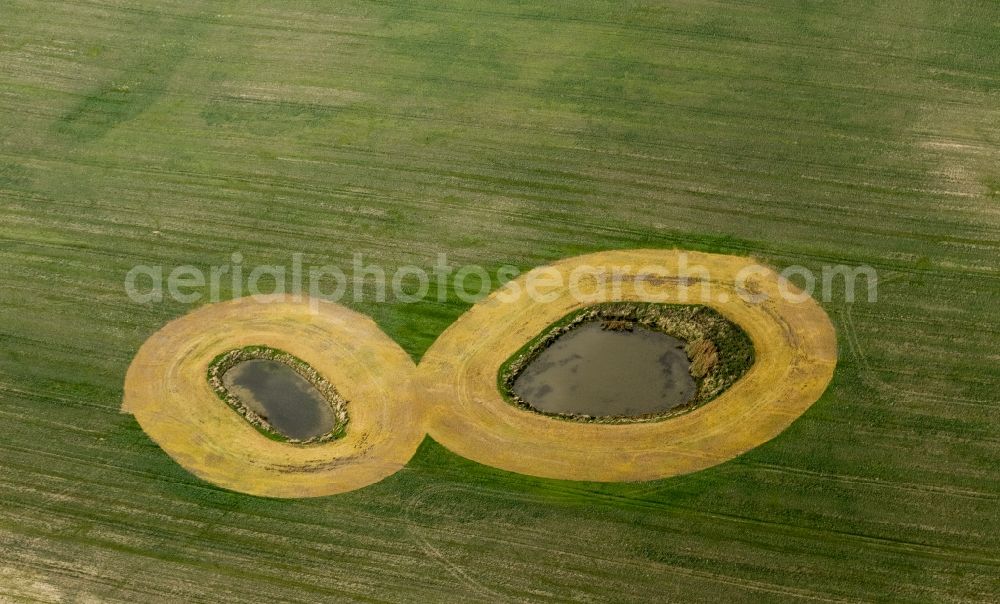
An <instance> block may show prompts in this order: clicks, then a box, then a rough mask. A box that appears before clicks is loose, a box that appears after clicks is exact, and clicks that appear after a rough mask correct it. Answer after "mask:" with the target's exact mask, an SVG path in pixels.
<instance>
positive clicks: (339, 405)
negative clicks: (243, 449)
mask: <svg viewBox="0 0 1000 604" xmlns="http://www.w3.org/2000/svg"><path fill="white" fill-rule="evenodd" d="M253 359H267V360H271V361H278V362H280V363H284V364H285V365H287V366H288V367H289V368H291V369H292V370H293V371H295V373H297V374H299V375H300V376H302V378H303V379H305V380H306V381H307V382H309V383H310V384H311V385H312V386H313V387H314V388H316V390H317V391H319V393H320V395H322V397H323V400H325V401H326V402H327V403H329V405H330V408H331V409H332V410H333V416H334V424H333V428H332V429H331V430H330V431H329V432H327V433H325V434H322V435H320V436H316V437H314V438H310V439H306V440H299V439H297V438H290V437H288V436H285V435H284V434H282V433H280V432H278V431H277V430H275V429H274V427H273V426H272V425H271V424H270V423H269V422H268V421H267V419H266V418H264V417H261V416H260V415H259V414H258V413H256V412H255V411H254V410H253V409H251V408H250V407H248V406H247V405H246V404H245V403H244V402H243V401H242V400H241V399H240V397H239V396H237V395H235V394H233V393H232V392H230V391H229V389H228V388H226V385H225V383H224V382H223V380H222V376H224V375H225V373H226V372H227V371H229V370H230V369H232V368H233V367H235V366H236V365H238V364H240V363H242V362H243V361H250V360H253ZM208 383H209V384H210V385H211V386H212V390H214V391H215V393H216V394H217V395H218V396H219V398H220V399H222V400H223V401H224V402H225V403H226V404H227V405H229V406H230V407H232V409H233V410H234V411H236V412H237V413H239V414H240V415H241V416H242V417H243V419H245V420H247V422H249V423H250V425H252V426H253V427H254V428H257V430H258V431H259V432H260V433H261V434H263V435H264V436H267V437H268V438H270V439H272V440H278V441H283V442H289V443H293V444H302V445H309V444H315V443H323V442H329V441H331V440H335V439H337V438H340V437H342V436H343V435H344V434H345V433H346V432H347V424H348V421H349V417H348V414H347V401H346V400H345V399H344V397H342V396H340V393H338V392H337V389H336V388H334V386H333V384H331V383H330V382H328V381H327V380H326V378H324V377H323V376H322V375H320V374H319V372H317V371H316V370H315V369H313V368H312V367H311V366H310V365H309V364H308V363H306V362H305V361H303V360H302V359H300V358H298V357H296V356H294V355H292V354H289V353H287V352H285V351H283V350H278V349H276V348H271V347H269V346H245V347H243V348H237V349H235V350H230V351H229V352H224V353H222V354H220V355H218V356H217V357H215V358H214V359H213V360H212V362H211V364H209V366H208Z"/></svg>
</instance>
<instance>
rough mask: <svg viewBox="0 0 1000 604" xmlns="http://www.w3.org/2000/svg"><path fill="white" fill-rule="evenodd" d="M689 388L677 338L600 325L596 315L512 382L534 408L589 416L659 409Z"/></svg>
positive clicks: (686, 396) (687, 395) (690, 392)
mask: <svg viewBox="0 0 1000 604" xmlns="http://www.w3.org/2000/svg"><path fill="white" fill-rule="evenodd" d="M695 390H696V385H695V382H694V378H692V377H691V363H690V362H689V361H688V358H687V354H686V353H685V352H684V342H683V341H681V340H678V339H677V338H673V337H671V336H668V335H667V334H665V333H660V332H657V331H651V330H648V329H644V328H642V327H638V326H636V327H635V329H634V330H633V331H611V330H604V329H602V328H601V323H600V322H597V321H594V322H588V323H583V324H582V325H580V326H579V327H576V328H574V329H573V330H572V331H569V332H567V333H565V334H563V335H562V336H560V337H559V338H558V339H557V340H556V341H555V342H553V343H552V345H551V346H549V347H548V348H546V349H545V350H544V351H543V352H542V353H541V354H540V355H538V357H537V358H536V359H535V360H533V361H532V362H531V363H530V364H529V365H528V367H527V368H525V370H524V371H523V372H521V374H520V375H519V376H518V377H517V379H516V380H515V381H514V384H513V391H514V393H515V394H517V395H518V396H519V397H521V399H522V400H524V401H525V402H527V403H528V404H530V405H531V406H532V407H534V408H535V409H538V410H540V411H546V412H549V413H575V414H579V415H594V416H602V415H620V416H636V415H645V414H648V413H660V412H663V411H667V410H669V409H672V408H673V407H676V406H678V405H681V404H683V403H686V402H688V401H689V400H691V398H692V397H693V396H694V395H695Z"/></svg>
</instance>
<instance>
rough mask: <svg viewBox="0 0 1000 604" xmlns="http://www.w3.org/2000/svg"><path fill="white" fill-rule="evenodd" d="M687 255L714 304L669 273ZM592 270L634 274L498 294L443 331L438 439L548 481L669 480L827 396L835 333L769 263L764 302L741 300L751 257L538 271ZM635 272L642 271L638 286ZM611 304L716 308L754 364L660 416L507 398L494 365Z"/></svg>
mask: <svg viewBox="0 0 1000 604" xmlns="http://www.w3.org/2000/svg"><path fill="white" fill-rule="evenodd" d="M681 254H684V256H685V260H686V263H687V265H688V266H692V267H693V266H701V267H704V268H705V269H707V270H708V273H709V275H710V277H709V279H707V281H709V282H710V293H711V298H710V299H708V300H703V299H701V298H700V297H699V296H700V295H701V293H702V291H704V290H703V289H702V287H703V285H702V283H691V282H689V281H686V280H684V279H678V273H677V271H676V270H672V269H671V267H676V266H678V262H679V260H680V255H681ZM584 266H590V267H594V268H599V269H607V270H609V271H611V272H612V273H615V274H618V275H619V276H620V277H625V279H623V280H622V281H621V291H620V295H614V292H612V291H607V290H609V289H610V288H605V290H606V291H604V292H603V293H601V295H598V296H596V297H594V298H593V299H591V300H581V299H578V298H577V297H575V296H573V295H571V293H570V290H569V288H566V287H564V288H561V289H558V290H555V291H552V292H550V293H551V294H552V298H553V299H551V300H547V301H537V300H536V299H533V298H532V297H530V296H525V295H522V296H520V297H518V298H516V299H515V300H514V301H509V300H508V301H501V297H502V296H504V295H505V291H507V293H508V294H509V293H510V292H509V290H500V291H497V292H494V293H493V294H492V295H491V296H490V297H489V298H487V299H486V300H483V301H481V302H480V303H478V304H476V305H475V306H474V307H473V308H472V309H470V310H469V311H468V312H467V313H466V314H464V315H463V316H462V317H460V318H459V319H458V321H456V322H455V323H454V324H452V325H451V327H449V328H448V329H447V330H446V331H445V332H444V333H443V334H442V335H441V336H440V337H439V338H438V340H437V341H436V342H435V343H434V345H433V346H432V347H431V348H430V349H429V350H428V351H427V353H426V354H425V355H424V358H423V360H422V361H421V363H420V366H419V368H418V370H417V374H418V381H419V384H420V386H421V388H422V396H423V397H424V400H425V401H426V403H427V405H428V407H429V408H430V411H431V414H432V417H431V418H430V421H429V424H428V425H429V429H430V434H431V436H432V437H433V438H434V439H435V440H437V441H438V442H440V443H441V444H443V445H444V446H445V447H447V448H449V449H450V450H452V451H454V452H455V453H458V454H459V455H462V456H464V457H467V458H469V459H472V460H474V461H477V462H479V463H483V464H486V465H490V466H493V467H497V468H501V469H504V470H509V471H512V472H519V473H522V474H529V475H534V476H541V477H546V478H562V479H572V480H594V481H638V480H651V479H656V478H664V477H667V476H673V475H677V474H684V473H687V472H693V471H696V470H700V469H703V468H707V467H709V466H713V465H715V464H718V463H721V462H723V461H726V460H728V459H731V458H733V457H735V456H737V455H739V454H740V453H743V452H745V451H747V450H749V449H751V448H753V447H755V446H757V445H759V444H761V443H764V442H766V441H768V440H770V439H771V438H774V437H775V436H777V435H778V434H779V433H780V432H781V431H782V430H784V429H785V428H786V427H788V425H789V424H791V423H792V421H794V420H795V418H797V417H798V416H800V415H801V414H802V413H804V412H805V410H806V409H807V408H808V407H809V406H810V405H811V404H812V403H813V402H815V401H816V400H817V399H818V398H819V397H820V396H821V395H822V393H823V391H824V390H825V389H826V387H827V385H828V384H829V382H830V379H831V378H832V376H833V370H834V367H835V365H836V358H837V343H836V335H835V332H834V328H833V325H832V324H831V323H830V320H829V318H828V317H827V315H826V313H825V312H824V311H823V309H822V308H821V307H820V306H819V305H818V304H817V303H816V302H815V301H814V300H812V298H809V299H807V300H806V301H804V302H800V303H793V302H791V301H788V300H786V299H783V297H782V296H781V295H780V293H781V292H780V290H779V277H778V275H777V274H776V273H774V272H773V271H771V270H769V269H768V270H766V271H763V269H762V268H761V269H760V271H763V272H760V271H755V272H753V273H752V281H753V282H754V283H755V284H756V288H759V291H760V293H763V294H765V295H766V296H767V300H766V301H764V302H761V303H756V304H755V303H751V302H748V301H746V300H744V299H743V298H741V297H740V296H738V295H737V290H736V287H735V284H736V278H737V276H738V275H739V274H740V271H741V270H743V269H744V268H745V267H748V266H756V264H755V263H754V261H752V260H751V259H748V258H740V257H735V256H722V255H716V254H701V253H691V252H679V251H666V250H631V251H614V252H602V253H597V254H591V255H587V256H580V257H576V258H570V259H567V260H564V261H560V262H557V263H555V264H553V265H551V266H549V267H541V268H539V269H535V270H536V271H549V272H551V271H553V270H554V271H557V272H558V273H559V274H560V275H562V277H563V278H564V279H565V280H568V279H569V278H570V275H571V274H572V273H573V271H574V269H577V268H578V267H584ZM533 272H535V271H533ZM530 275H531V273H528V274H526V275H522V276H521V278H519V279H517V280H515V281H514V282H513V285H512V287H520V288H522V290H523V288H524V285H525V283H526V282H527V279H528V278H529V276H530ZM635 276H641V277H643V279H642V281H641V282H640V286H639V287H638V288H637V287H636V286H635V280H634V279H633V278H634V277H635ZM692 276H696V274H695V273H694V272H693V271H692ZM594 283H595V284H596V282H594ZM584 289H587V291H588V293H599V292H595V291H594V290H596V289H597V288H594V290H591V289H588V288H584ZM790 289H791V290H792V291H793V293H795V292H797V291H798V290H795V289H794V287H791V288H790ZM685 290H686V291H687V292H688V294H687V297H686V298H685V297H683V292H684V291H685ZM610 300H632V301H650V302H665V303H683V302H687V303H703V304H705V305H707V306H711V307H713V308H715V309H716V310H718V311H719V312H721V313H722V314H723V315H725V316H726V317H727V318H729V319H730V320H732V321H734V322H735V323H737V324H738V325H739V326H740V327H742V328H743V329H744V330H745V331H746V333H747V334H748V335H749V337H750V339H751V341H752V342H753V345H754V348H755V352H756V362H755V363H754V365H753V366H752V367H751V368H750V370H749V371H748V372H747V373H746V375H744V376H743V377H742V378H741V379H740V380H739V381H738V382H737V383H735V384H734V385H733V386H732V387H730V388H729V390H727V391H726V392H724V393H723V394H722V395H721V396H719V397H718V398H717V399H715V400H713V401H710V402H708V403H707V404H705V405H704V406H702V407H699V408H697V409H695V410H694V411H692V412H690V413H687V414H684V415H681V416H677V417H673V418H669V419H666V420H664V421H660V422H652V423H633V424H621V425H606V424H588V423H579V422H571V421H566V420H562V419H558V418H552V417H547V416H543V415H540V414H538V413H533V412H531V411H528V410H523V409H519V408H516V407H514V406H513V405H511V404H509V403H508V402H506V401H505V400H504V399H503V398H502V396H501V395H500V392H499V390H498V388H497V371H498V368H499V367H500V366H501V365H502V364H503V363H504V362H505V361H506V360H507V359H508V358H509V357H510V356H511V355H512V354H514V353H515V352H516V351H517V350H519V349H520V348H521V347H522V346H523V345H524V344H526V343H527V342H528V341H530V340H531V339H532V338H533V337H534V336H536V335H537V334H538V333H540V332H541V331H542V330H544V329H545V327H547V326H548V325H550V324H551V323H553V322H555V321H557V320H559V319H561V318H562V317H564V316H566V315H567V314H569V313H570V312H572V311H574V310H577V309H579V308H583V307H586V306H588V305H589V304H593V303H596V302H600V301H610Z"/></svg>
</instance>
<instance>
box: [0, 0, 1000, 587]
mask: <svg viewBox="0 0 1000 604" xmlns="http://www.w3.org/2000/svg"><path fill="white" fill-rule="evenodd" d="M998 32H1000V5H998V4H996V3H995V2H993V1H992V0H981V1H980V0H969V1H964V2H944V1H936V2H935V1H931V0H908V1H905V2H904V1H901V0H890V1H888V2H883V3H870V2H862V1H842V2H822V3H821V2H800V1H791V0H788V1H774V2H766V1H749V2H741V3H719V2H712V1H707V0H670V1H664V2H630V1H626V2H613V1H607V2H599V1H590V0H586V1H581V2H504V1H499V2H473V1H471V0H445V1H439V2H426V3H402V2H398V3H395V2H386V1H378V0H376V1H373V2H354V1H346V2H303V3H284V2H276V3H258V2H243V1H241V0H236V1H232V2H207V1H201V0H197V1H194V2H180V1H177V0H166V1H164V2H159V3H156V4H155V6H154V4H153V3H138V2H130V1H127V0H109V1H106V2H105V1H99V0H78V1H74V2H53V1H49V0H42V1H34V2H29V1H26V0H0V260H2V262H3V266H2V271H0V425H2V427H3V437H2V438H0V503H2V504H3V505H0V552H2V553H0V602H7V601H11V602H22V601H26V602H34V601H41V602H59V601H65V602H143V601H150V602H152V601H177V602H212V603H215V602H243V601H272V600H273V601H288V602H314V601H341V600H345V601H352V600H356V601H391V602H411V601H418V602H424V601H483V602H496V601H568V600H575V601H602V602H603V601H643V602H647V601H684V602H742V601H748V602H750V601H752V602H759V601H795V600H812V601H815V600H819V601H830V602H841V601H844V602H847V601H850V602H853V601H871V600H880V601H901V602H931V601H933V602H937V601H945V602H968V601H972V602H978V601H983V602H986V601H996V600H997V598H998V594H1000V580H998V578H997V577H998V576H1000V515H998V513H997V510H998V509H1000V414H998V407H1000V396H998V394H997V393H998V391H1000V307H998V305H997V304H996V303H995V300H996V298H997V297H998V296H1000V262H998V259H1000V168H998V166H1000V33H998ZM673 248H681V249H685V250H692V251H699V252H708V253H713V254H726V255H735V256H751V257H754V258H757V259H759V260H761V261H762V262H765V263H766V264H768V265H770V266H773V267H775V268H776V269H781V268H783V267H788V266H793V265H799V266H801V267H804V268H805V269H808V270H810V271H813V272H815V273H816V274H819V273H820V272H821V271H822V269H823V267H825V266H835V265H845V266H870V267H872V269H874V270H875V271H876V272H877V274H878V282H877V297H876V299H874V300H872V299H870V298H868V297H867V296H864V295H862V296H858V297H856V298H855V299H854V301H853V302H851V301H849V300H848V296H847V295H846V292H845V291H844V290H842V289H834V290H833V291H832V294H831V295H828V296H827V295H824V296H819V295H817V301H818V303H819V304H820V306H822V308H823V310H824V311H825V312H826V314H827V315H828V316H829V318H830V320H831V321H832V323H833V326H834V328H835V331H836V339H837V365H836V370H835V372H834V374H833V378H832V382H831V383H830V385H829V387H828V388H827V389H826V390H825V392H824V394H823V395H822V397H821V398H820V399H819V400H818V401H816V402H815V403H814V404H812V405H811V406H810V407H809V408H808V409H807V410H806V411H805V412H804V413H803V414H802V416H801V417H799V418H798V419H797V420H795V421H794V423H792V424H791V426H790V427H788V428H787V429H786V430H784V431H783V432H782V433H781V434H780V435H778V436H776V437H775V438H774V439H773V440H770V441H769V442H766V443H765V444H762V445H760V446H759V447H756V448H754V449H752V450H750V451H748V452H746V453H744V454H742V455H740V456H738V457H736V458H734V459H730V460H728V461H725V462H724V463H721V464H719V465H715V466H713V467H710V468H708V469H704V470H701V471H697V472H694V473H689V474H684V475H680V476H673V477H669V478H663V479H660V480H653V481H645V482H625V483H615V482H607V483H604V482H581V481H569V480H554V479H547V478H538V477H533V476H529V475H526V474H517V473H511V472H506V471H503V470H500V469H496V468H492V467H489V466H486V465H480V464H478V463H475V462H473V461H471V460H469V459H466V458H464V457H462V456H460V455H457V454H456V453H454V452H452V451H449V450H448V449H447V448H446V447H445V446H443V445H442V444H441V443H439V442H436V441H435V440H434V439H432V438H426V439H424V440H423V442H422V443H421V444H420V445H419V449H418V450H417V453H416V455H415V456H414V457H413V458H412V459H411V460H410V461H409V463H407V464H406V465H405V467H403V468H402V469H401V470H400V471H398V472H396V473H395V474H392V475H391V476H389V477H388V478H386V479H385V480H382V481H380V482H377V483H375V484H372V485H370V486H366V487H364V488H360V489H356V490H352V491H350V492H346V493H341V494H337V495H329V496H323V497H310V498H290V499H276V498H275V499H272V498H265V497H256V496H252V495H248V494H241V493H238V492H234V491H230V490H226V489H224V488H222V487H219V486H216V485H214V484H211V483H209V482H205V481H203V480H201V479H199V478H197V477H196V476H194V475H193V474H191V473H189V472H188V471H186V470H185V469H184V468H183V467H182V466H181V465H179V464H178V463H176V462H175V461H174V460H173V459H171V458H170V457H169V456H168V455H167V453H166V452H164V450H163V449H161V448H160V447H159V446H158V445H157V444H156V443H155V442H154V441H153V440H152V439H151V438H150V436H148V435H147V433H146V432H144V431H143V429H142V427H141V426H140V425H139V423H138V422H137V421H136V419H135V418H134V417H133V416H132V415H130V414H128V413H122V402H123V397H124V394H125V389H124V384H125V378H126V372H127V371H128V369H129V366H130V364H131V363H132V360H133V358H134V357H135V356H136V354H137V353H138V351H139V349H140V347H141V346H142V345H143V343H144V342H145V341H146V340H147V339H148V338H150V336H152V335H153V334H154V333H156V332H157V331H158V330H160V329H161V328H163V326H164V325H166V324H168V323H169V322H170V321H171V320H174V319H177V318H179V317H181V316H183V315H185V314H186V313H188V312H191V311H193V310H195V309H197V308H198V307H200V306H202V305H203V304H204V303H205V302H206V301H205V300H197V301H192V302H182V301H178V300H176V299H172V298H170V297H166V298H165V299H164V300H163V301H162V302H157V303H139V302H137V301H135V300H133V299H131V298H130V297H129V296H128V295H127V294H126V287H125V281H126V275H128V274H129V271H130V270H131V269H133V268H134V267H136V266H137V265H146V266H160V267H166V268H165V270H167V271H169V270H170V269H171V268H172V267H179V266H187V265H190V266H192V267H195V268H197V269H200V270H203V271H206V272H208V271H209V270H210V267H213V266H219V265H225V264H227V263H232V262H233V258H234V255H239V257H240V259H241V262H242V264H243V265H245V266H247V267H251V266H260V265H280V266H287V265H289V264H290V263H291V262H293V260H292V255H293V254H301V260H302V261H303V262H304V263H307V264H313V265H326V264H331V265H336V266H340V267H344V268H345V270H348V272H350V269H351V268H352V266H354V265H353V264H352V263H353V260H354V258H355V257H356V256H357V255H358V254H361V255H363V258H364V263H365V264H367V265H378V266H381V267H384V268H385V269H386V270H389V271H392V270H394V269H396V268H398V267H403V266H417V267H426V268H429V267H431V266H433V265H434V264H435V263H436V262H438V260H439V257H440V255H442V254H445V255H447V260H448V262H449V263H450V264H452V265H455V266H462V265H472V264H475V265H481V266H483V267H485V268H486V269H487V270H488V271H489V272H490V273H493V272H494V271H496V270H497V269H498V268H499V267H502V266H505V265H513V266H515V267H518V268H519V269H521V270H522V271H528V270H530V269H532V268H534V267H537V266H540V265H544V264H547V263H551V262H555V261H558V260H560V259H564V258H568V257H572V256H577V255H581V254H587V253H592V252H599V251H604V250H616V249H664V250H670V249H673ZM236 294H237V292H235V291H232V288H231V282H230V281H229V280H225V279H224V280H222V281H221V292H220V296H221V298H222V299H229V298H232V297H235V296H236ZM458 294H459V292H457V291H455V290H454V288H452V287H451V286H450V285H449V286H447V287H445V288H443V289H440V290H439V289H438V288H437V284H436V283H434V282H432V283H431V292H430V295H428V296H425V297H423V298H422V299H421V300H419V301H416V302H412V303H410V302H406V301H402V300H396V299H389V300H386V301H379V300H377V299H373V297H372V296H359V297H358V298H356V299H355V298H351V299H348V300H345V301H343V303H344V304H346V305H347V306H349V307H351V309H353V310H355V311H358V312H360V313H363V314H365V315H368V316H371V317H372V318H373V319H374V320H375V322H376V323H377V325H378V327H379V328H380V329H381V330H382V331H384V332H385V334H386V335H387V336H388V337H389V338H391V339H392V340H394V341H395V342H396V343H398V344H399V346H401V347H402V349H403V350H404V351H405V352H406V353H407V354H408V355H409V356H410V357H411V358H412V359H413V361H414V362H415V363H416V362H419V361H420V360H421V358H422V357H423V356H424V353H425V352H426V351H427V350H429V349H430V348H431V346H432V344H433V343H434V342H435V340H436V339H437V338H438V336H439V335H440V334H442V332H444V331H445V330H446V329H447V328H448V327H449V326H450V325H452V324H453V323H454V322H455V321H456V320H457V319H458V318H459V317H460V316H462V315H463V313H464V312H466V311H467V310H469V308H471V307H472V304H471V303H470V302H468V301H466V300H465V299H463V296H460V295H458ZM436 404H440V401H436ZM710 404H711V403H709V405H710ZM348 429H350V428H348Z"/></svg>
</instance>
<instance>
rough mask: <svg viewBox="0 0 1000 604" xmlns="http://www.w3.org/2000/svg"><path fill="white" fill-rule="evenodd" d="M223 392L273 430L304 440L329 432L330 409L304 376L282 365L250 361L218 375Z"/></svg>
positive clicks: (265, 361)
mask: <svg viewBox="0 0 1000 604" xmlns="http://www.w3.org/2000/svg"><path fill="white" fill-rule="evenodd" d="M222 382H223V384H225V386H226V389H228V390H229V392H231V393H233V394H234V395H236V396H237V397H239V399H240V401H242V402H243V404H244V405H246V406H247V407H249V408H250V409H252V410H253V412H254V413H256V414H257V415H259V416H261V417H262V418H263V419H264V420H266V421H267V423H268V424H270V425H271V427H273V428H274V429H275V431H277V432H279V433H281V434H283V435H284V436H287V437H288V438H297V439H299V440H306V439H309V438H313V437H315V436H321V435H323V434H326V433H327V432H329V431H330V430H332V429H333V426H334V422H335V418H334V414H333V409H332V408H331V407H330V404H329V403H328V402H327V401H326V399H325V398H324V397H323V395H322V394H320V392H319V391H318V390H316V388H315V387H314V386H313V385H312V384H310V383H309V382H308V381H307V380H306V379H305V378H304V377H302V376H301V375H299V374H298V373H296V372H295V370H294V369H292V368H291V367H289V366H288V365H286V364H284V363H280V362H278V361H272V360H269V359H251V360H249V361H242V362H240V363H237V364H236V365H234V366H233V367H232V368H230V369H229V370H228V371H226V372H225V373H224V374H223V375H222Z"/></svg>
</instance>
